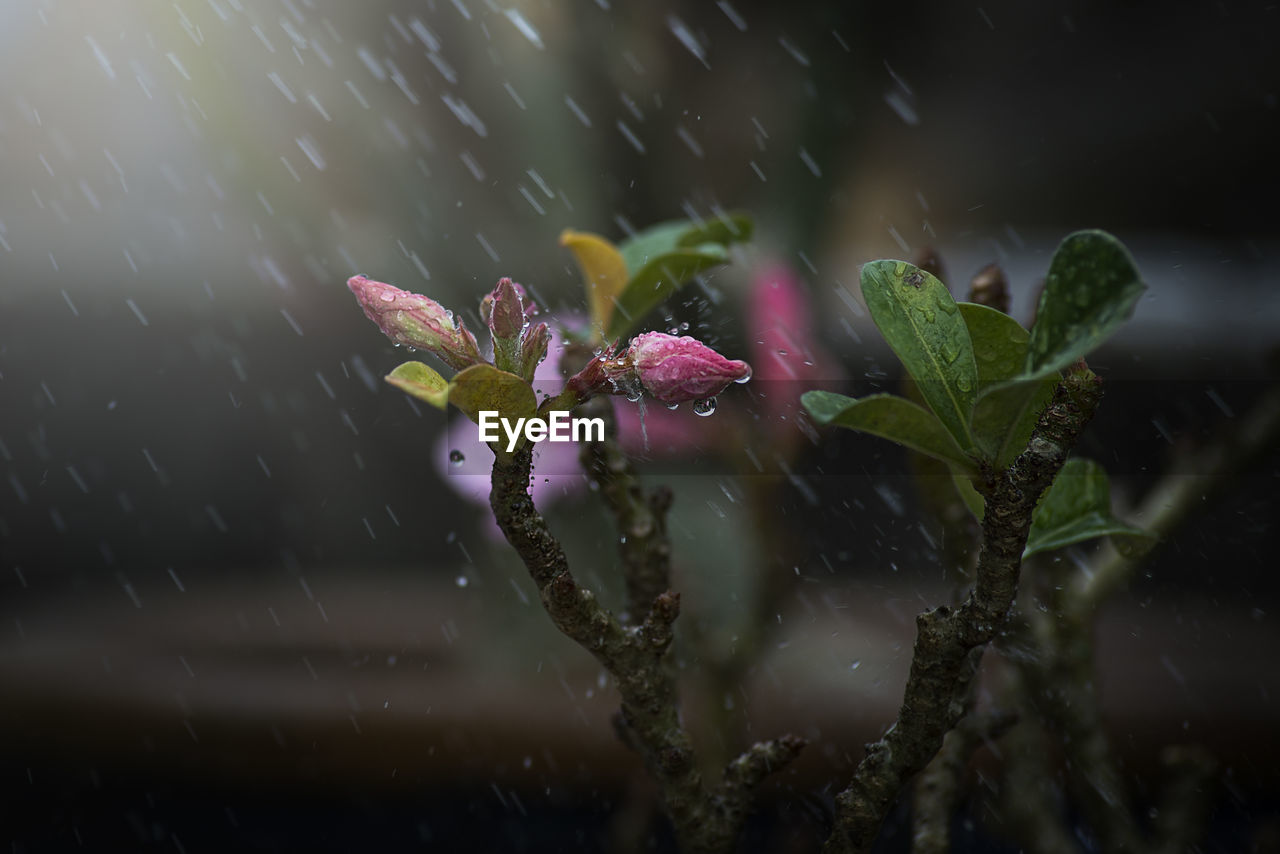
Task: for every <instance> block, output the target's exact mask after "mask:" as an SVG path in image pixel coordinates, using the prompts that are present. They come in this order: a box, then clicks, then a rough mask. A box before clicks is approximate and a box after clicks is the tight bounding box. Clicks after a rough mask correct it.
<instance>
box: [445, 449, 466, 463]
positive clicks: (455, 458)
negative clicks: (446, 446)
mask: <svg viewBox="0 0 1280 854" xmlns="http://www.w3.org/2000/svg"><path fill="white" fill-rule="evenodd" d="M466 461H467V458H466V457H465V456H464V455H463V453H462V451H459V450H457V449H454V450H452V451H450V452H449V462H450V463H451V464H453V465H454V466H460V465H462V464H463V463H464V462H466Z"/></svg>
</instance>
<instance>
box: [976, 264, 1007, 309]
mask: <svg viewBox="0 0 1280 854" xmlns="http://www.w3.org/2000/svg"><path fill="white" fill-rule="evenodd" d="M969 302H976V303H977V304H978V305H985V306H987V307H988V308H994V309H995V310H996V311H1000V312H1004V313H1005V314H1008V313H1009V280H1008V279H1007V278H1005V275H1004V270H1002V269H1000V265H999V264H988V265H987V266H985V267H983V268H982V269H981V270H979V271H978V272H977V273H975V274H974V276H973V279H972V280H971V281H970V282H969Z"/></svg>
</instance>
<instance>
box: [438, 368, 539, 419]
mask: <svg viewBox="0 0 1280 854" xmlns="http://www.w3.org/2000/svg"><path fill="white" fill-rule="evenodd" d="M449 402H450V403H452V404H453V405H454V406H456V407H458V408H459V409H461V410H462V411H463V413H465V414H466V416H467V417H468V418H470V419H471V420H472V421H475V422H476V423H477V424H478V423H479V422H480V412H481V410H492V411H496V412H497V413H498V415H499V417H501V418H507V419H510V420H511V421H512V422H513V423H514V422H515V420H516V419H517V418H528V417H529V416H531V415H533V414H534V413H535V412H536V411H537V409H538V398H537V395H535V394H534V393H533V387H532V386H530V385H529V384H528V383H527V382H525V381H524V379H523V378H522V377H518V376H516V375H515V374H509V373H507V372H506V371H500V370H498V369H497V368H495V367H494V366H493V365H489V364H479V365H472V366H471V367H469V368H467V369H466V370H463V371H459V372H458V373H457V374H456V375H455V376H454V378H453V381H452V382H450V383H449Z"/></svg>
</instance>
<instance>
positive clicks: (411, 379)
mask: <svg viewBox="0 0 1280 854" xmlns="http://www.w3.org/2000/svg"><path fill="white" fill-rule="evenodd" d="M385 379H386V381H387V382H389V383H391V384H392V385H393V386H395V387H396V388H398V389H400V390H402V391H405V392H408V393H409V394H411V395H413V396H414V397H416V398H418V400H425V401H426V402H427V403H429V404H431V405H432V406H434V407H435V408H436V409H447V408H448V407H449V382H448V380H446V379H445V378H444V377H442V376H440V374H439V373H438V372H437V371H436V370H435V369H433V368H431V367H430V366H429V365H424V364H422V363H421V362H405V363H404V364H403V365H400V366H399V367H398V368H396V369H395V370H394V371H392V372H391V373H389V374H387V376H386V377H385Z"/></svg>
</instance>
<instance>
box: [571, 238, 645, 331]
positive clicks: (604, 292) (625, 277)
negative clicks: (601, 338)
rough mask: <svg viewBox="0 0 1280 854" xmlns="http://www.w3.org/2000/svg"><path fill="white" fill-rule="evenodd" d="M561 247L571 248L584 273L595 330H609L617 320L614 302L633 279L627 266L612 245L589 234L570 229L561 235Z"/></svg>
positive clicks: (579, 267)
mask: <svg viewBox="0 0 1280 854" xmlns="http://www.w3.org/2000/svg"><path fill="white" fill-rule="evenodd" d="M560 245H561V246H566V247H568V248H569V251H570V252H572V253H573V257H574V259H575V260H577V262H578V269H580V270H581V271H582V278H583V280H584V284H585V285H586V288H587V302H588V304H589V305H590V306H591V321H592V324H593V326H594V327H595V328H596V329H601V330H603V329H605V328H606V327H608V325H609V320H610V318H612V316H613V306H614V302H615V301H616V300H617V298H618V295H619V294H620V293H622V290H623V288H625V287H626V286H627V282H628V281H629V280H630V278H631V276H630V274H629V273H628V272H627V264H626V262H625V261H624V260H623V259H622V255H621V254H620V253H619V252H618V250H617V248H616V247H615V246H614V245H613V244H612V243H610V242H609V241H607V240H605V239H604V238H603V237H600V236H599V235H596V234H589V233H588V232H585V231H574V230H573V229H569V228H566V229H565V230H564V231H563V232H561V234H560Z"/></svg>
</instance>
